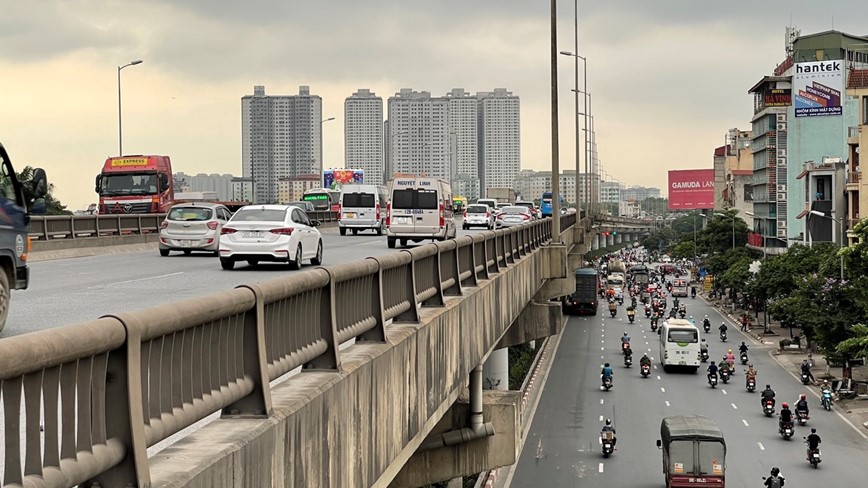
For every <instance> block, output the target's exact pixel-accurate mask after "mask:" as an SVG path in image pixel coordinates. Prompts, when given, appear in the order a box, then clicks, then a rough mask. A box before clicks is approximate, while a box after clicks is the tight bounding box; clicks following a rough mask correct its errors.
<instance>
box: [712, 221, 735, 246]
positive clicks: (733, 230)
mask: <svg viewBox="0 0 868 488" xmlns="http://www.w3.org/2000/svg"><path fill="white" fill-rule="evenodd" d="M714 215H716V216H718V217H724V218H727V219H730V220H732V248H733V249H735V215H728V214H725V213H721V212H714Z"/></svg>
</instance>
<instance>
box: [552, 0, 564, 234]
mask: <svg viewBox="0 0 868 488" xmlns="http://www.w3.org/2000/svg"><path fill="white" fill-rule="evenodd" d="M557 5H558V2H557V0H551V7H550V9H551V27H550V29H551V40H550V51H551V92H552V93H551V105H552V106H551V112H552V113H551V116H552V122H551V124H552V128H551V136H552V230H553V231H554V232H552V244H555V245H558V244H560V243H561V203H560V196H561V192H560V173H561V171H560V163H559V161H558V158H559V157H560V155H559V153H558V48H557V42H558V14H557Z"/></svg>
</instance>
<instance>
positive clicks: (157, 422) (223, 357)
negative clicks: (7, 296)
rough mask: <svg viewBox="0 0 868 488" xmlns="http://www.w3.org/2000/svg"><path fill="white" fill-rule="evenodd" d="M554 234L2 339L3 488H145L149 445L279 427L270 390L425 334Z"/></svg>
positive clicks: (458, 243)
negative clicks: (394, 333) (375, 347)
mask: <svg viewBox="0 0 868 488" xmlns="http://www.w3.org/2000/svg"><path fill="white" fill-rule="evenodd" d="M575 218H576V216H575V214H572V215H566V216H564V217H562V219H561V222H562V228H563V229H566V228H567V227H568V226H569V225H572V224H574V223H575ZM48 220H49V221H51V220H52V219H51V218H49V219H48ZM69 220H72V219H69ZM94 220H96V219H94ZM551 230H552V221H551V219H544V220H540V221H534V222H532V223H529V224H525V225H523V226H520V227H514V228H508V229H499V230H496V231H487V232H483V233H479V234H474V235H472V236H461V237H459V238H457V239H453V240H448V241H444V242H437V243H434V244H428V245H425V246H420V247H416V248H413V249H409V250H403V251H399V252H394V253H391V254H387V255H384V256H379V257H376V258H366V259H363V260H359V261H356V262H352V263H346V264H341V265H336V266H327V267H320V268H317V269H312V270H309V271H304V272H300V273H294V274H292V275H290V276H288V277H285V278H280V279H275V280H271V281H266V282H261V283H257V284H252V285H242V286H239V287H237V288H235V289H232V290H229V291H225V292H221V293H216V294H212V295H208V296H203V297H200V298H195V299H191V300H186V301H183V302H178V303H171V304H167V305H161V306H159V307H152V308H150V309H146V310H141V311H138V312H129V313H121V314H116V315H110V316H106V317H103V318H100V319H97V320H93V321H90V322H85V323H81V324H77V325H70V326H65V327H60V328H56V329H49V330H44V331H39V332H33V333H29V334H24V335H19V336H14V337H10V338H7V339H3V340H0V385H2V386H0V394H2V400H3V416H2V417H0V420H2V424H3V435H4V437H5V439H6V440H5V443H6V450H5V458H4V460H3V463H4V464H3V465H4V466H5V473H4V478H3V484H2V486H4V487H9V486H45V487H71V486H75V485H78V484H80V483H84V486H92V485H93V483H96V482H98V483H99V484H100V486H128V485H132V486H147V485H149V483H150V472H149V467H148V458H147V448H148V447H149V446H152V445H154V444H156V443H157V442H159V441H161V440H163V439H166V438H167V437H169V436H170V435H172V434H174V433H176V432H179V431H181V430H182V429H184V428H185V427H187V426H190V425H192V424H193V423H195V422H196V421H198V420H200V419H202V418H204V417H206V416H208V415H210V414H211V413H213V412H217V411H222V415H223V416H224V417H233V416H246V417H265V416H268V415H270V414H271V410H272V407H271V390H270V387H269V381H270V380H274V379H276V378H278V377H280V376H282V375H284V374H286V373H288V372H290V371H291V370H293V369H295V368H297V367H299V366H301V367H303V368H306V369H310V368H312V369H318V370H330V371H339V370H340V364H341V357H340V354H341V353H340V350H339V345H340V344H341V343H343V342H346V341H348V340H350V339H356V340H358V341H384V340H385V337H386V331H385V327H386V323H387V322H388V321H389V320H392V321H393V323H396V322H417V321H418V319H419V307H420V306H423V307H424V306H443V304H444V296H449V295H461V293H462V292H461V287H462V286H474V285H476V284H477V283H478V280H480V279H486V278H489V277H490V276H491V275H492V274H496V273H498V272H500V271H501V270H503V269H505V268H508V267H509V266H510V264H512V263H514V262H515V260H516V259H517V258H518V257H520V256H523V255H526V254H528V253H531V252H533V251H534V250H535V249H537V248H539V247H540V246H541V245H543V244H544V243H546V242H548V241H550V240H551V236H552V232H551ZM22 391H23V404H22ZM41 412H42V413H43V415H40V413H41ZM20 419H23V422H24V429H23V432H24V435H23V437H24V441H23V443H22V442H21V439H20V438H21V432H22V430H21V425H20ZM43 423H44V432H41V429H42V425H43ZM43 435H44V441H41V436H43Z"/></svg>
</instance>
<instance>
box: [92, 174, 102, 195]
mask: <svg viewBox="0 0 868 488" xmlns="http://www.w3.org/2000/svg"><path fill="white" fill-rule="evenodd" d="M101 186H102V175H96V178H94V180H93V191H95V192H97V193H99V190H100V187H101Z"/></svg>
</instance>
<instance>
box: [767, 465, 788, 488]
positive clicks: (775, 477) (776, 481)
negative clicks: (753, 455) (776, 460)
mask: <svg viewBox="0 0 868 488" xmlns="http://www.w3.org/2000/svg"><path fill="white" fill-rule="evenodd" d="M780 474H781V470H780V469H778V468H772V470H771V473H770V475H771V476H769V477H768V478H766V481H765V483H763V485H764V486H768V487H769V488H781V487H783V486H784V481H786V480H784V477H783V476H781V475H780Z"/></svg>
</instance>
